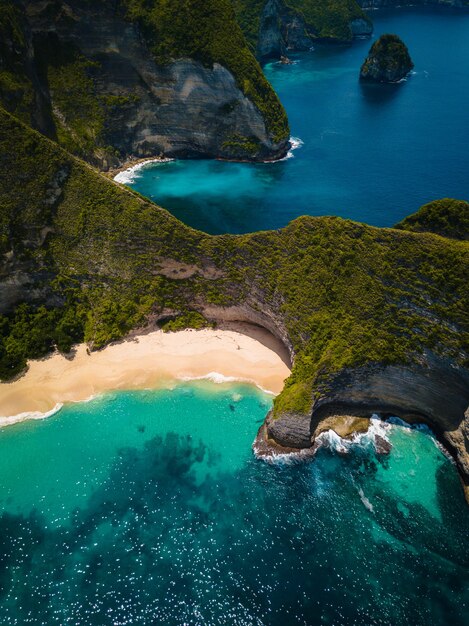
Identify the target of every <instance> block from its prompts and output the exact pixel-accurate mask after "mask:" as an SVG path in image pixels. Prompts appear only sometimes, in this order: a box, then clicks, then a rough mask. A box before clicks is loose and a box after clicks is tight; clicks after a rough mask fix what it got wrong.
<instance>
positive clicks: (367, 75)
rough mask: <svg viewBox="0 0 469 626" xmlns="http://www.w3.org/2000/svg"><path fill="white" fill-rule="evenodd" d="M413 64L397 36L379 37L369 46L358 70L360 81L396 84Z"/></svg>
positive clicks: (405, 47)
mask: <svg viewBox="0 0 469 626" xmlns="http://www.w3.org/2000/svg"><path fill="white" fill-rule="evenodd" d="M413 67H414V64H413V63H412V59H411V58H410V54H409V51H408V50H407V46H406V45H405V44H404V42H403V41H402V40H401V39H400V38H399V37H398V36H397V35H381V37H380V38H379V39H378V40H377V41H375V42H374V44H373V45H372V46H371V48H370V51H369V53H368V56H367V57H366V59H365V61H364V62H363V65H362V66H361V69H360V79H361V80H365V81H370V82H375V83H397V82H399V81H400V80H402V79H403V78H405V77H406V76H407V74H409V72H410V71H411V70H412V69H413Z"/></svg>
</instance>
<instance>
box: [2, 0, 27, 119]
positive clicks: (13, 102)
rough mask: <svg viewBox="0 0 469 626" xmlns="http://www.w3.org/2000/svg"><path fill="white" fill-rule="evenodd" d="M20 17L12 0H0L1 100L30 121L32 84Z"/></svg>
mask: <svg viewBox="0 0 469 626" xmlns="http://www.w3.org/2000/svg"><path fill="white" fill-rule="evenodd" d="M23 19H24V18H23V15H22V12H21V10H20V8H19V7H18V6H17V5H15V4H14V3H13V2H11V1H8V0H6V1H4V2H1V3H0V103H3V105H4V106H5V108H6V109H7V110H8V111H10V112H12V113H14V114H15V115H16V116H17V117H19V118H20V119H22V120H23V121H25V122H26V123H28V124H29V123H30V122H31V112H32V107H33V103H34V87H33V84H32V82H31V78H30V76H28V68H27V55H28V50H27V41H26V38H25V35H24V31H23Z"/></svg>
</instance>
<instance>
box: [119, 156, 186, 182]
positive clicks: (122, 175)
mask: <svg viewBox="0 0 469 626" xmlns="http://www.w3.org/2000/svg"><path fill="white" fill-rule="evenodd" d="M174 160H175V159H166V158H160V159H148V161H142V162H141V163H137V164H136V165H132V167H129V168H128V169H126V170H124V171H123V172H119V173H118V174H117V175H116V176H114V180H115V181H116V182H117V183H122V184H123V185H129V184H130V183H133V182H134V181H135V179H136V178H137V177H138V174H139V172H140V170H142V169H145V168H146V167H148V166H150V165H155V164H158V165H159V164H164V163H171V162H172V161H174Z"/></svg>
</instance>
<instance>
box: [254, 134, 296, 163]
mask: <svg viewBox="0 0 469 626" xmlns="http://www.w3.org/2000/svg"><path fill="white" fill-rule="evenodd" d="M303 145H304V141H303V140H302V139H300V138H299V137H290V150H289V151H288V152H287V154H286V155H285V156H284V157H282V158H281V159H276V160H274V161H264V163H281V162H282V161H288V159H293V158H294V157H295V155H294V152H295V150H298V148H301V146H303Z"/></svg>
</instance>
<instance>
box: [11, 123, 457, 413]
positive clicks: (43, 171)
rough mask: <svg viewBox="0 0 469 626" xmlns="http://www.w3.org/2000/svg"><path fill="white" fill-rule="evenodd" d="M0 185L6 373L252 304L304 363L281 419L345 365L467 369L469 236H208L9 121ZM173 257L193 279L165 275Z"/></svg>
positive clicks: (328, 232) (329, 220)
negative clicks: (422, 363) (158, 323)
mask: <svg viewBox="0 0 469 626" xmlns="http://www.w3.org/2000/svg"><path fill="white" fill-rule="evenodd" d="M0 174H1V175H0V181H1V184H2V188H1V189H0V198H1V204H0V225H1V234H2V239H1V246H2V247H1V250H0V252H1V254H2V258H3V259H8V261H3V265H2V266H0V290H1V293H2V294H4V295H5V298H6V300H5V301H8V298H7V296H8V295H9V292H8V289H9V287H8V283H7V282H5V277H6V276H8V275H10V274H11V273H13V272H15V271H21V272H22V275H23V276H26V279H25V281H26V284H27V287H25V288H24V290H23V294H24V297H23V298H21V297H20V298H18V297H17V298H16V307H10V308H9V310H8V312H5V315H4V317H2V318H1V321H0V329H1V330H0V334H1V339H0V369H1V376H2V377H3V378H8V377H9V376H11V375H14V374H15V373H16V372H17V371H18V370H19V369H21V368H22V367H23V366H24V362H25V359H26V358H27V357H29V356H38V355H41V354H44V353H45V352H46V351H47V350H49V349H50V348H51V347H52V346H53V345H56V346H57V347H59V349H62V350H66V349H68V348H69V346H70V344H71V342H74V341H81V340H82V339H85V340H86V341H88V342H89V343H90V345H91V346H92V347H94V348H97V347H101V346H103V345H105V344H106V343H108V342H109V341H112V340H115V339H118V338H120V337H123V336H124V335H125V334H126V333H127V332H128V331H129V330H130V329H131V328H134V327H136V326H141V325H142V324H144V322H145V320H146V319H147V318H148V317H149V316H151V315H165V316H167V317H173V316H174V317H176V320H175V321H174V325H173V326H172V327H171V326H170V328H172V329H175V328H180V327H182V326H187V325H190V326H194V324H196V325H198V324H199V323H200V324H201V323H202V318H201V316H199V314H203V312H204V305H205V304H206V303H210V304H218V305H221V306H230V305H239V304H242V305H243V307H245V308H247V309H251V310H252V311H254V312H256V313H257V314H260V315H266V319H269V320H270V321H272V320H273V321H274V322H275V324H276V325H277V326H278V327H279V329H283V330H284V331H285V332H286V333H287V334H288V336H289V338H290V341H291V343H292V346H293V349H294V351H295V354H296V359H295V363H294V368H293V373H292V375H291V377H290V379H289V381H288V382H287V385H286V387H285V390H284V391H283V393H282V394H280V396H279V397H278V398H277V400H276V402H275V410H276V411H277V412H278V411H283V410H289V411H300V412H305V411H307V410H308V409H309V407H310V406H311V403H312V400H313V391H312V390H313V389H315V390H320V389H324V388H325V387H326V386H327V384H328V380H329V377H330V375H331V373H334V372H337V371H339V370H341V369H342V368H345V367H351V366H359V365H364V364H367V363H406V362H409V361H412V360H413V359H416V358H418V355H419V354H421V352H422V351H423V350H425V349H429V350H432V351H434V352H435V353H437V354H442V355H446V356H448V357H449V358H451V359H452V360H453V361H454V362H455V363H460V364H463V365H465V366H469V357H468V355H469V319H468V317H469V289H468V282H467V276H468V275H469V244H468V243H466V242H464V241H456V240H451V239H446V238H442V237H440V236H438V235H434V234H432V233H412V232H406V231H405V230H396V229H379V228H373V227H371V226H367V225H364V224H358V223H355V222H351V221H348V220H342V219H340V218H335V217H321V218H313V217H302V218H299V219H297V220H295V221H294V222H292V223H291V224H289V225H288V226H287V227H286V228H284V229H282V230H279V231H272V232H259V233H253V234H249V235H239V236H234V235H221V236H209V235H206V234H204V233H201V232H197V231H195V230H192V229H190V228H188V227H186V226H184V225H183V224H181V223H180V222H178V221H177V220H176V219H175V218H174V217H172V216H171V215H169V214H168V213H167V212H166V211H164V210H163V209H160V208H159V207H157V206H155V205H154V204H152V203H150V202H148V201H146V200H145V199H143V198H142V197H141V196H139V195H138V194H136V193H134V192H132V191H130V190H129V189H126V188H123V187H120V186H119V185H117V184H115V183H113V182H112V181H110V180H108V179H107V178H105V177H104V176H102V175H100V174H98V173H97V172H95V171H93V169H92V168H90V167H89V166H86V165H85V164H83V163H82V162H80V161H79V160H78V159H75V158H74V157H72V156H70V155H69V154H67V153H66V152H65V151H63V150H62V149H60V148H59V147H58V146H57V145H56V144H54V143H53V142H51V141H49V140H47V139H45V138H44V137H43V136H41V135H39V134H38V133H36V132H35V131H32V130H30V129H28V128H27V127H26V126H24V125H23V124H21V123H20V122H18V121H17V120H15V119H14V118H13V117H12V116H11V115H9V114H7V113H5V112H0ZM58 187H59V190H60V192H59V193H57V188H58ZM52 192H53V193H52ZM44 225H46V226H47V228H48V234H47V235H45V234H44ZM165 260H166V262H170V263H171V264H173V265H174V264H175V263H176V264H186V265H188V264H189V265H193V266H195V267H196V268H197V271H194V273H193V274H191V276H190V277H189V278H185V279H176V278H175V279H170V278H167V277H166V275H165V273H163V271H162V272H161V273H160V271H159V268H160V267H162V266H164V262H165Z"/></svg>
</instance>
